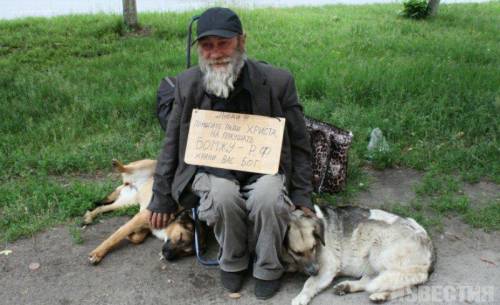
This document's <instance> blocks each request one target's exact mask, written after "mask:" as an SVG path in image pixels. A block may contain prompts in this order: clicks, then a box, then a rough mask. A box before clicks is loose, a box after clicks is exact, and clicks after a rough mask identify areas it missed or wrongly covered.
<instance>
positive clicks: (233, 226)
mask: <svg viewBox="0 0 500 305" xmlns="http://www.w3.org/2000/svg"><path fill="white" fill-rule="evenodd" d="M284 182H285V181H284V176H282V175H264V176H262V177H260V178H259V179H258V180H257V181H255V182H254V183H252V184H249V185H244V186H240V185H239V183H238V182H237V181H233V180H228V179H225V178H219V177H217V176H214V175H211V174H207V173H198V174H196V176H195V178H194V181H193V184H192V190H193V191H194V192H195V193H196V194H197V195H198V196H199V197H200V206H199V208H198V215H199V218H200V219H201V220H203V221H205V222H206V223H207V224H208V225H209V226H213V227H214V233H215V238H216V239H217V242H218V243H219V246H220V252H219V265H220V268H221V269H222V270H224V271H227V272H236V271H242V270H245V269H247V268H248V263H249V259H250V253H251V252H252V253H254V254H255V260H254V262H253V276H254V277H255V278H258V279H262V280H274V279H277V278H279V277H281V275H282V274H283V272H284V267H283V265H282V263H281V260H280V254H281V248H282V245H283V240H284V238H285V231H286V227H287V224H288V221H289V215H290V212H291V211H292V210H293V209H294V207H293V205H292V203H291V201H290V200H289V199H288V196H287V194H286V188H285V186H284Z"/></svg>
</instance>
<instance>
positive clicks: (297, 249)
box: [285, 210, 325, 276]
mask: <svg viewBox="0 0 500 305" xmlns="http://www.w3.org/2000/svg"><path fill="white" fill-rule="evenodd" d="M324 245H325V227H324V224H323V219H320V218H317V217H315V218H311V217H307V216H305V215H304V213H303V212H302V211H300V210H296V211H294V212H293V213H292V215H291V218H290V223H289V225H288V228H287V233H286V237H285V250H286V252H287V254H288V255H289V256H290V257H291V258H292V260H293V262H294V263H295V264H296V265H297V267H299V268H300V269H302V270H303V271H304V272H305V273H306V274H308V275H311V276H314V275H317V274H318V272H319V264H318V253H319V249H320V247H321V246H324Z"/></svg>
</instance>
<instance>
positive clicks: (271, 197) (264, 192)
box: [249, 175, 290, 215]
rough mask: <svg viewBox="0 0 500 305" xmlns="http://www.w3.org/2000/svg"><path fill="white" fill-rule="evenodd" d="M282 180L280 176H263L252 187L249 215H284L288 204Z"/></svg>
mask: <svg viewBox="0 0 500 305" xmlns="http://www.w3.org/2000/svg"><path fill="white" fill-rule="evenodd" d="M286 199H287V198H286V191H285V186H284V179H283V176H281V175H265V176H262V177H260V178H259V179H258V180H257V181H256V182H255V183H254V184H253V185H252V190H251V193H250V197H249V201H250V202H249V203H250V206H249V208H250V210H251V212H250V213H251V214H255V215H256V214H267V215H269V213H273V214H280V215H281V214H286V213H288V212H289V210H290V204H289V203H288V201H287V200H286Z"/></svg>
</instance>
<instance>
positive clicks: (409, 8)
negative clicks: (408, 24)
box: [401, 0, 431, 19]
mask: <svg viewBox="0 0 500 305" xmlns="http://www.w3.org/2000/svg"><path fill="white" fill-rule="evenodd" d="M430 12H431V8H430V6H429V5H428V4H427V1H426V0H407V1H405V2H403V10H402V11H401V15H402V16H403V17H406V18H414V19H423V18H427V17H428V16H429V15H430Z"/></svg>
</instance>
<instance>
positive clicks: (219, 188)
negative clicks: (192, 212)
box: [192, 173, 242, 225]
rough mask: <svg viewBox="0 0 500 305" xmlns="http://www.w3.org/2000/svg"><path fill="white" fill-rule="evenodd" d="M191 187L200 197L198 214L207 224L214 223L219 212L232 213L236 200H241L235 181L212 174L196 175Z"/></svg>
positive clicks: (236, 203)
mask: <svg viewBox="0 0 500 305" xmlns="http://www.w3.org/2000/svg"><path fill="white" fill-rule="evenodd" d="M192 187H193V190H194V191H195V192H196V193H197V195H198V196H200V198H201V199H200V206H199V208H198V215H199V217H200V219H201V220H203V221H205V222H207V224H208V225H213V224H215V223H216V222H217V221H218V219H220V216H221V214H228V215H231V214H234V211H235V209H237V208H238V200H240V201H242V199H241V197H240V196H241V195H240V193H239V186H238V184H236V182H234V181H231V180H228V179H224V178H219V177H217V176H214V175H209V174H206V173H200V174H198V175H196V177H195V180H194V182H193V186H192Z"/></svg>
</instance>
